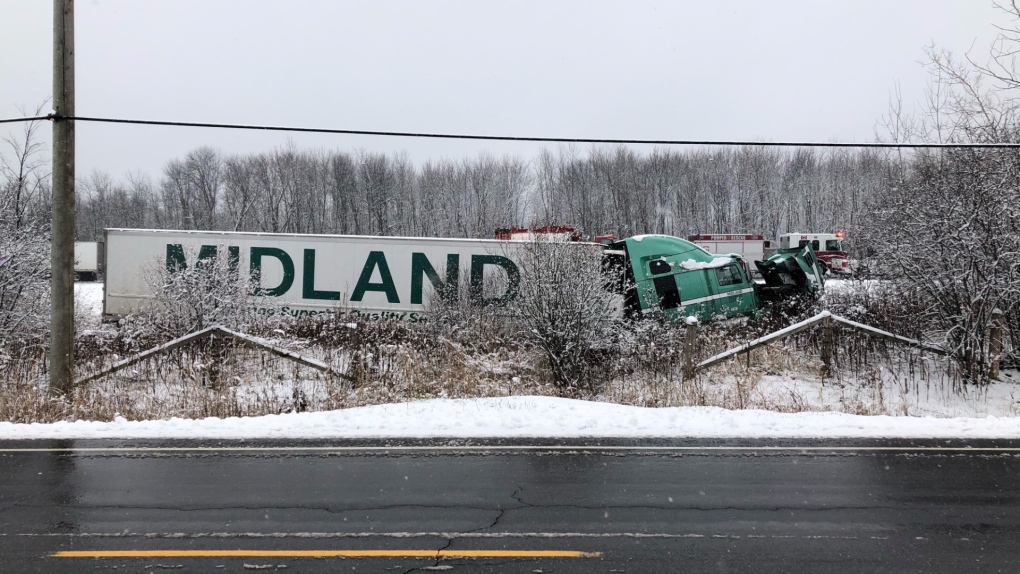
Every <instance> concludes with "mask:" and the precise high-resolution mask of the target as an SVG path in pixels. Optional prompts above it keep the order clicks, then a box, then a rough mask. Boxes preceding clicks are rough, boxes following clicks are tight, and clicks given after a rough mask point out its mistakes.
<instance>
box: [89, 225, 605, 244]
mask: <svg viewBox="0 0 1020 574" xmlns="http://www.w3.org/2000/svg"><path fill="white" fill-rule="evenodd" d="M104 231H105V232H107V233H109V232H113V233H114V234H122V235H148V234H151V235H166V236H191V235H194V236H222V237H223V238H229V237H238V238H242V237H251V238H261V237H264V238H273V239H281V238H287V239H306V240H324V239H347V240H358V241H365V240H371V241H437V242H438V241H442V242H451V243H452V242H471V243H499V244H504V243H531V241H529V240H508V239H496V238H469V237H409V236H395V235H339V234H327V233H265V232H260V231H201V230H194V229H129V228H123V227H110V228H106V229H104ZM570 243H571V244H579V245H600V244H598V243H593V242H590V241H571V242H570Z"/></svg>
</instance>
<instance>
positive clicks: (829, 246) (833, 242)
mask: <svg viewBox="0 0 1020 574" xmlns="http://www.w3.org/2000/svg"><path fill="white" fill-rule="evenodd" d="M825 250H826V251H843V248H842V247H840V245H839V240H838V239H826V240H825Z"/></svg>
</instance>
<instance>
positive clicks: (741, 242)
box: [687, 233, 775, 262]
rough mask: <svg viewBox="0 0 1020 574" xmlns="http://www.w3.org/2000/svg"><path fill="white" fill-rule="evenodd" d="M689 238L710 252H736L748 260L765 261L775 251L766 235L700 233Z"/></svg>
mask: <svg viewBox="0 0 1020 574" xmlns="http://www.w3.org/2000/svg"><path fill="white" fill-rule="evenodd" d="M687 240H688V241H690V242H691V243H693V244H695V245H697V246H698V247H700V248H702V249H704V250H705V251H708V252H709V253H722V254H725V253H736V254H737V255H740V256H742V257H743V258H744V259H746V260H747V261H752V262H753V261H764V260H765V259H766V258H768V256H769V255H772V253H775V247H774V246H773V245H772V242H771V241H769V240H768V239H765V236H764V235H751V234H744V233H699V234H697V235H689V236H687Z"/></svg>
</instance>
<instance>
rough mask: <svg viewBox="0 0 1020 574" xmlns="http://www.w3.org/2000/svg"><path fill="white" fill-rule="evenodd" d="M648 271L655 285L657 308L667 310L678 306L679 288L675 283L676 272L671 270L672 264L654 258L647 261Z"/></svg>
mask: <svg viewBox="0 0 1020 574" xmlns="http://www.w3.org/2000/svg"><path fill="white" fill-rule="evenodd" d="M648 272H649V273H650V274H651V276H652V284H653V285H654V286H655V296H656V298H657V299H658V304H659V309H661V310H662V311H668V310H670V309H676V308H677V307H679V306H680V288H679V287H678V286H677V284H676V273H674V272H673V266H672V265H670V264H669V263H668V262H666V260H664V259H655V260H652V261H649V262H648Z"/></svg>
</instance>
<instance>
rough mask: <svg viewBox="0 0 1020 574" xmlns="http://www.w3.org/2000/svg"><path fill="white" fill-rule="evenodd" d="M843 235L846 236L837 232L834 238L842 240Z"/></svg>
mask: <svg viewBox="0 0 1020 574" xmlns="http://www.w3.org/2000/svg"><path fill="white" fill-rule="evenodd" d="M844 235H846V234H845V233H843V232H842V231H837V232H836V237H837V238H839V239H843V236H844Z"/></svg>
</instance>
